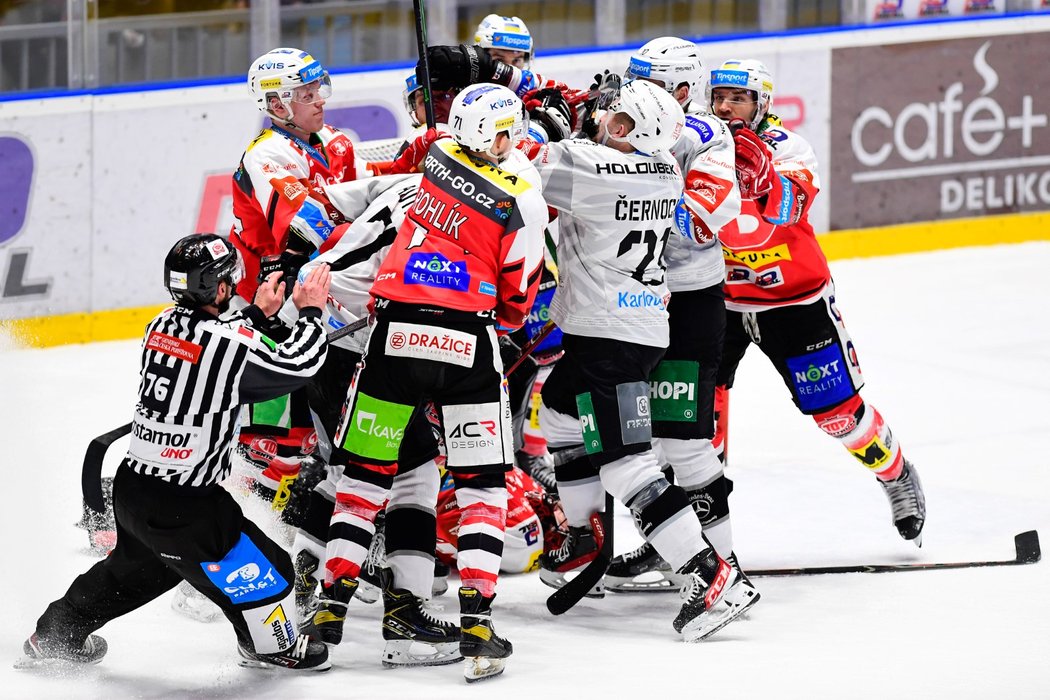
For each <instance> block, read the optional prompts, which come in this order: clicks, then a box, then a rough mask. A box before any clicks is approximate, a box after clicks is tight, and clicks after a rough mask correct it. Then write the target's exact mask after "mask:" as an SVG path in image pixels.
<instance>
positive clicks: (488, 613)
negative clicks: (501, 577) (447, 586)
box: [459, 588, 514, 683]
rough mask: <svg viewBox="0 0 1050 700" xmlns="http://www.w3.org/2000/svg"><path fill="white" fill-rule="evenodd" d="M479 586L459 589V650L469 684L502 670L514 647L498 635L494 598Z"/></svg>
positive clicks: (499, 672) (464, 675)
mask: <svg viewBox="0 0 1050 700" xmlns="http://www.w3.org/2000/svg"><path fill="white" fill-rule="evenodd" d="M495 598H496V596H495V595H493V596H492V597H491V598H486V597H485V596H483V595H481V592H480V591H478V589H476V588H460V589H459V610H460V625H461V633H462V638H461V639H460V642H459V651H460V653H461V654H462V655H463V677H464V678H466V679H467V683H474V682H476V681H480V680H484V679H486V678H492V677H494V676H498V675H500V674H501V673H503V669H504V665H505V664H506V658H507V657H508V656H510V655H511V654H512V653H513V652H514V646H513V645H512V644H511V643H510V642H509V641H507V640H506V639H504V638H503V637H500V636H499V635H498V634H496V630H495V629H494V628H493V626H492V601H493V600H495Z"/></svg>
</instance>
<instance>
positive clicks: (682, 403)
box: [605, 37, 740, 590]
mask: <svg viewBox="0 0 1050 700" xmlns="http://www.w3.org/2000/svg"><path fill="white" fill-rule="evenodd" d="M624 78H625V79H627V80H631V79H635V80H647V81H649V82H651V83H653V84H655V85H658V86H660V87H662V88H663V89H664V90H666V91H667V92H668V93H669V94H670V95H671V96H672V97H674V99H675V100H676V101H677V102H678V103H679V104H680V105H682V107H683V109H688V110H692V113H689V114H686V117H685V129H683V130H682V135H681V137H680V138H679V139H678V141H677V142H676V143H675V144H674V146H672V148H671V153H672V154H673V155H674V157H675V160H676V161H677V162H678V165H679V166H680V167H681V169H682V173H683V175H684V177H685V197H684V199H683V205H684V206H683V207H682V208H681V209H680V210H679V212H678V214H679V217H680V221H679V225H680V228H681V229H682V231H683V234H684V235H681V236H678V235H675V236H671V237H670V238H669V239H668V241H667V249H666V250H665V251H664V262H665V263H666V265H667V287H668V289H669V290H670V291H671V301H670V303H669V304H668V307H667V310H668V314H669V324H670V345H668V348H667V353H666V354H665V355H664V358H663V360H662V361H661V362H660V364H659V365H657V367H656V369H655V370H654V372H653V375H652V376H651V377H650V400H651V408H652V413H653V435H654V437H655V438H656V439H655V440H654V447H655V449H656V452H657V455H658V456H660V457H661V458H662V461H664V462H665V463H668V464H670V465H671V467H672V468H673V469H674V474H675V478H676V479H677V481H678V483H679V485H681V486H682V488H683V489H685V492H686V495H687V496H688V498H689V502H690V503H691V504H692V506H693V509H694V511H695V512H696V514H697V517H698V518H699V519H700V523H701V524H702V525H703V528H704V535H705V536H706V537H707V538H708V540H709V541H710V542H711V544H712V545H713V546H714V548H715V549H716V550H717V551H718V553H719V554H720V555H721V556H723V557H726V558H727V559H729V560H730V561H731V562H733V563H735V557H734V556H733V553H732V552H733V539H732V529H731V527H730V521H729V482H728V481H727V480H726V478H725V475H724V473H723V469H722V463H721V461H720V460H719V458H718V454H717V453H716V451H715V448H714V446H713V445H712V444H711V439H712V438H713V437H714V434H715V416H714V402H715V384H716V377H717V374H718V366H719V362H720V361H721V357H722V344H723V342H724V338H725V323H726V312H725V295H724V293H723V290H722V283H723V280H724V276H725V264H724V262H723V260H722V247H721V245H720V244H719V241H718V232H719V230H720V229H721V228H722V227H723V226H725V225H726V224H727V223H729V222H731V221H733V220H734V219H736V217H737V216H738V215H739V214H740V191H739V189H738V188H737V184H736V175H735V173H734V146H733V137H732V135H731V134H730V132H729V129H728V128H727V127H726V125H725V123H724V122H722V120H720V119H718V118H717V117H715V116H713V115H711V114H708V113H706V111H705V110H703V105H704V102H703V84H704V75H703V65H702V63H701V60H700V52H699V49H698V48H697V46H696V45H695V44H693V43H692V42H690V41H686V40H684V39H679V38H678V37H660V38H658V39H653V40H652V41H650V42H648V43H646V44H645V45H643V46H642V47H641V48H640V49H639V50H638V51H637V52H636V53H635V54H634V55H632V56H631V58H630V62H629V64H628V66H627V71H626V73H625V74H624ZM653 572H657V573H659V576H654V575H653ZM643 575H644V576H643ZM678 583H680V581H679V580H678V578H677V577H675V575H674V574H673V572H672V571H671V568H670V567H669V566H668V565H667V563H666V562H665V561H664V560H663V559H662V558H661V557H660V555H659V554H657V553H656V550H655V549H654V548H653V546H652V545H651V544H649V543H648V542H646V543H643V544H642V546H641V547H639V548H638V549H636V550H634V551H633V552H630V553H628V554H626V555H623V556H620V557H617V558H616V559H614V560H613V563H612V565H611V566H610V567H609V573H608V575H607V576H606V578H605V585H606V587H607V588H609V589H611V590H640V589H645V590H654V589H666V590H673V589H676V588H677V584H678Z"/></svg>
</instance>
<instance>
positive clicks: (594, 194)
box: [533, 81, 758, 641]
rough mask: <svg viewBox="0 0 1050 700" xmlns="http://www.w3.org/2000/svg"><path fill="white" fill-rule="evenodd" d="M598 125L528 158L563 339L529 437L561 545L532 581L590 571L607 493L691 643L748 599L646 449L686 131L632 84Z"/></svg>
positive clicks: (677, 110) (662, 96)
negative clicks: (550, 472)
mask: <svg viewBox="0 0 1050 700" xmlns="http://www.w3.org/2000/svg"><path fill="white" fill-rule="evenodd" d="M597 121H598V130H597V135H596V141H597V142H595V141H592V140H590V139H570V140H566V141H561V142H559V143H554V144H548V145H546V146H544V147H543V148H541V149H540V150H539V151H538V153H537V154H536V155H535V157H534V159H533V162H534V163H535V164H536V167H537V169H538V170H539V172H540V176H541V177H542V179H543V189H544V196H545V198H546V200H547V203H548V205H549V206H551V207H552V208H554V209H556V210H557V211H558V212H559V216H560V218H561V226H560V232H561V239H560V241H559V244H558V253H559V262H560V269H561V279H560V286H559V288H558V291H557V294H556V295H555V297H554V301H553V303H552V305H551V317H552V319H553V320H554V321H555V322H556V323H557V324H558V326H559V327H560V328H561V329H562V330H563V331H564V334H565V335H564V337H563V341H562V342H563V347H564V349H565V355H564V357H563V358H562V359H561V361H560V362H559V364H558V366H557V367H555V369H554V371H553V372H552V373H551V375H550V377H549V378H548V379H547V382H546V383H545V384H544V387H543V406H542V408H541V413H540V424H541V426H542V429H543V433H544V437H545V438H546V439H547V441H548V444H549V445H550V447H551V450H552V452H553V453H554V454H555V458H556V460H557V461H559V462H561V463H560V464H558V466H557V467H556V475H557V478H558V489H559V493H560V495H561V498H562V505H563V508H564V511H565V515H566V518H567V519H568V524H569V535H568V537H567V538H566V541H565V543H564V545H563V546H562V547H561V548H559V549H557V550H554V551H550V552H546V553H545V554H544V557H543V558H542V560H541V567H542V569H541V577H542V578H543V579H544V580H545V581H546V582H548V583H550V584H551V585H558V584H559V583H560V582H561V581H562V580H563V579H564V574H566V573H568V572H569V571H573V570H576V569H578V568H580V567H581V566H584V565H586V564H587V563H588V562H590V561H592V560H593V559H594V558H595V556H596V554H597V552H598V550H599V549H600V548H601V545H602V542H601V540H602V537H603V533H604V532H605V531H606V530H605V528H604V527H601V526H600V525H599V524H598V519H599V518H600V517H601V516H599V514H598V511H599V510H600V509H601V508H602V504H603V500H604V499H603V494H604V493H605V491H608V492H609V493H611V494H612V495H613V496H615V497H616V498H618V499H619V500H621V501H622V502H623V503H625V504H626V505H627V506H628V507H629V508H631V509H632V511H634V512H636V513H638V514H639V517H640V519H641V521H642V525H643V531H644V532H645V534H646V536H647V537H649V538H650V540H651V541H652V542H653V544H654V546H655V547H656V549H657V551H659V552H660V554H661V556H663V557H664V559H665V560H666V561H668V562H670V564H671V566H672V567H673V569H674V570H675V571H676V572H678V573H680V574H682V575H683V577H684V579H685V583H684V588H683V597H684V598H685V603H684V604H683V605H682V608H681V610H680V611H679V613H678V616H677V617H676V618H675V620H674V627H675V630H676V631H678V632H681V633H682V634H683V637H684V638H685V639H686V640H687V641H699V640H700V639H703V638H705V637H707V636H709V635H710V634H713V633H714V632H715V631H717V630H718V629H720V628H721V627H723V626H724V625H726V624H728V623H729V622H730V621H732V620H733V619H734V618H735V617H736V616H738V615H739V614H740V613H741V612H742V611H743V610H744V609H746V608H747V607H749V606H750V605H752V604H754V603H755V602H757V600H758V594H757V592H755V591H754V589H753V588H752V587H751V586H750V584H749V583H748V582H747V581H746V580H744V579H742V578H741V577H740V576H739V575H738V573H737V572H736V571H735V570H734V569H733V568H732V567H731V566H730V565H729V564H727V563H726V562H725V561H724V560H723V559H722V558H721V557H719V556H718V554H717V553H716V552H715V551H714V550H713V549H712V548H711V547H710V546H709V545H708V544H707V543H706V542H705V541H704V538H703V535H702V532H701V525H700V522H699V521H698V520H697V518H696V516H695V515H693V512H692V510H691V508H690V506H689V501H688V499H687V497H686V495H685V492H684V491H683V490H682V489H681V488H680V487H678V486H674V485H671V484H669V483H668V482H667V480H666V479H665V478H664V475H663V473H662V472H661V471H660V463H659V461H658V460H657V458H656V455H655V454H654V452H653V450H652V442H651V439H652V435H651V427H652V426H651V414H650V411H649V381H648V380H649V375H650V373H651V372H652V370H653V369H654V368H655V367H656V365H657V364H658V363H659V361H660V359H661V357H662V356H663V354H664V349H665V348H666V347H667V345H668V341H669V334H668V323H667V311H666V304H667V300H668V296H669V292H668V289H667V285H666V282H665V280H664V267H663V264H662V258H663V252H664V246H665V245H666V243H667V240H668V238H670V237H671V236H672V235H678V234H676V233H675V232H674V231H675V227H676V223H675V213H676V211H677V210H678V208H679V206H680V204H681V200H682V188H683V180H682V175H681V170H680V168H679V166H678V164H677V163H676V162H675V160H674V158H673V156H672V155H671V154H670V152H669V149H670V148H671V146H673V145H674V143H675V142H676V141H677V140H678V138H679V137H680V136H681V133H682V129H683V128H684V127H685V123H684V122H685V119H684V114H683V112H682V108H681V106H680V105H679V104H678V103H677V102H676V101H675V100H674V99H673V98H672V97H671V96H670V95H669V94H668V93H667V92H666V91H665V90H663V89H661V88H658V87H656V86H655V85H653V84H652V83H648V82H643V81H631V82H628V83H627V84H625V85H624V86H623V88H622V89H621V91H620V95H619V98H618V100H617V101H616V102H614V103H613V104H612V105H611V106H610V108H609V110H608V111H607V112H606V113H605V114H604V115H601V116H600V117H599V118H598V120H597ZM581 447H582V449H581ZM559 458H560V459H559ZM610 516H611V513H606V514H605V517H606V518H608V517H610ZM723 601H724V603H723Z"/></svg>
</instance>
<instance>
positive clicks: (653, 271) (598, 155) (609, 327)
mask: <svg viewBox="0 0 1050 700" xmlns="http://www.w3.org/2000/svg"><path fill="white" fill-rule="evenodd" d="M533 163H534V164H535V165H536V168H537V169H538V170H539V173H540V177H541V178H542V179H543V195H544V199H546V201H547V204H548V206H550V207H553V208H554V209H557V210H558V211H559V217H558V218H559V221H560V225H559V226H560V240H559V242H558V268H559V283H558V291H557V292H556V293H555V295H554V300H553V302H552V304H551V318H552V319H553V320H554V321H555V322H556V323H557V324H558V326H559V327H560V328H561V329H562V330H563V331H564V332H566V333H571V334H575V335H582V336H591V337H599V338H610V339H614V340H623V341H626V342H630V343H637V344H639V345H651V346H655V347H666V346H667V343H668V331H667V310H666V305H667V299H668V295H669V293H668V289H667V285H666V283H665V280H664V265H663V255H664V247H665V245H666V244H667V240H668V238H669V237H670V236H672V235H676V234H674V226H675V224H674V217H675V211H676V209H677V207H678V205H679V203H680V201H681V197H682V175H681V170H680V168H679V167H678V164H677V163H676V162H675V160H674V158H673V157H672V156H671V155H670V154H669V153H663V154H659V155H656V156H647V155H642V154H640V153H631V154H627V153H621V152H619V151H616V150H614V149H612V148H607V147H605V146H600V145H598V144H596V143H594V142H592V141H589V140H585V139H571V140H566V141H560V142H558V143H554V144H548V145H547V146H544V147H543V148H541V149H540V151H539V152H538V153H537V154H536V156H535V158H533Z"/></svg>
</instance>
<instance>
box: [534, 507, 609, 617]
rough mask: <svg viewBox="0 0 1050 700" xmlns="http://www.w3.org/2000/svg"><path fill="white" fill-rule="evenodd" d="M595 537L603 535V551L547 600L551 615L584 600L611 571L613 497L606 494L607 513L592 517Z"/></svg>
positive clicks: (566, 609)
mask: <svg viewBox="0 0 1050 700" xmlns="http://www.w3.org/2000/svg"><path fill="white" fill-rule="evenodd" d="M591 527H592V528H594V534H595V535H599V534H601V535H603V536H604V539H602V546H601V549H599V550H598V555H597V556H596V557H594V559H592V560H591V562H590V563H589V564H588V565H587V566H585V567H583V570H582V571H581V572H580V573H578V574H576V578H573V579H569V581H568V582H566V584H565V585H564V586H562V587H561V588H559V589H558V590H556V591H554V593H552V594H551V595H550V597H549V598H547V610H549V611H550V613H551V615H561V614H562V613H564V612H566V611H568V610H569V609H570V608H571V607H572V606H574V605H576V604H577V603H579V602H580V601H581V600H583V598H584V596H586V595H587V593H588V592H589V591H590V590H591V589H592V588H594V587H595V586H597V585H598V583H599V582H600V581H601V580H602V578H603V577H604V576H605V572H606V571H608V569H609V564H610V563H611V562H612V556H613V497H612V496H611V495H610V494H608V493H607V494H605V512H604V513H595V514H594V515H593V516H592V517H591Z"/></svg>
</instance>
